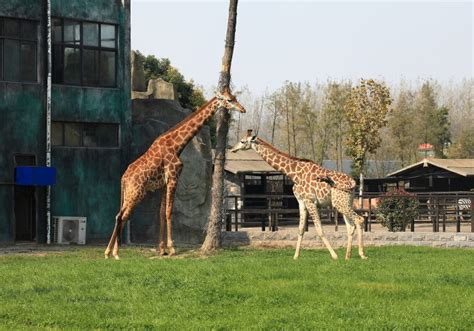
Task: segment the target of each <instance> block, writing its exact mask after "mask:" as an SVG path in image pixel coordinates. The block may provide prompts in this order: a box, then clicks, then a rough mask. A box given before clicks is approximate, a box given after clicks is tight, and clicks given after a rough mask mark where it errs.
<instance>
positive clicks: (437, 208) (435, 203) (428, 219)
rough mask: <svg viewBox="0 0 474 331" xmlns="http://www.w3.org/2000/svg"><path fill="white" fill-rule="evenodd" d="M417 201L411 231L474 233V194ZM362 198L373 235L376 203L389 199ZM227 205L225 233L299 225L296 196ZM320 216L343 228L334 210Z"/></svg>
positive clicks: (232, 200) (235, 199)
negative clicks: (451, 228)
mask: <svg viewBox="0 0 474 331" xmlns="http://www.w3.org/2000/svg"><path fill="white" fill-rule="evenodd" d="M416 197H417V199H418V202H419V207H418V217H417V218H416V219H412V220H411V222H410V224H409V225H408V228H409V230H410V231H412V232H414V231H415V228H418V229H420V228H422V229H423V230H425V231H426V228H427V225H429V226H428V228H429V229H430V231H433V232H439V231H443V232H446V230H447V228H448V227H451V226H454V227H455V231H456V232H461V230H462V228H464V231H471V232H474V217H472V215H474V204H473V203H472V202H473V201H474V192H440V193H438V192H436V193H435V192H433V193H416ZM362 198H363V201H364V203H363V208H358V209H354V210H355V211H356V212H357V213H358V214H359V215H362V216H364V218H365V224H364V229H365V231H372V227H373V226H374V225H376V224H380V222H379V220H378V219H377V203H376V202H377V201H380V199H384V198H386V197H384V196H383V195H380V194H364V195H363V196H362ZM355 199H358V197H355ZM461 199H465V200H464V201H469V206H468V207H469V208H468V209H466V203H464V204H463V203H461ZM225 204H226V213H225V220H224V224H225V230H226V231H238V230H239V229H240V228H242V227H260V228H261V229H262V231H265V230H266V229H267V228H268V230H270V231H278V227H279V226H292V225H298V224H299V209H298V204H297V202H296V199H295V197H294V196H293V195H285V194H265V195H261V194H252V195H245V196H244V197H242V196H238V195H229V196H226V197H225ZM319 214H320V218H321V222H322V223H323V224H326V225H327V224H333V225H334V229H335V231H338V228H339V225H341V224H344V221H343V219H342V215H341V214H340V213H339V212H338V211H337V210H335V209H333V208H319ZM308 223H309V222H308ZM308 223H307V224H306V229H307V228H308ZM469 225H470V226H469ZM466 227H467V228H466ZM466 229H467V230H466Z"/></svg>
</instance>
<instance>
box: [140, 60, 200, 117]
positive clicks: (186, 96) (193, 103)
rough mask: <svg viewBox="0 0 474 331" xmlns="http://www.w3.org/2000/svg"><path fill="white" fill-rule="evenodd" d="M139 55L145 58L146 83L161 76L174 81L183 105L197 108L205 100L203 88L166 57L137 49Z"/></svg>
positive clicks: (170, 81) (192, 108)
mask: <svg viewBox="0 0 474 331" xmlns="http://www.w3.org/2000/svg"><path fill="white" fill-rule="evenodd" d="M137 56H140V57H141V58H142V60H143V66H144V71H145V80H146V85H148V81H149V80H150V79H156V78H161V79H163V80H165V81H167V82H168V83H172V84H173V85H174V87H175V88H176V91H177V92H178V100H179V103H180V104H181V106H183V107H184V108H188V109H191V110H193V111H194V110H196V109H198V108H199V107H201V106H202V105H203V104H204V103H205V102H206V98H205V97H204V94H203V90H202V88H200V87H198V86H195V85H194V82H193V81H192V80H188V81H187V80H186V79H185V78H184V76H183V75H182V74H181V73H180V72H179V70H178V69H177V68H175V67H173V66H172V65H171V61H170V60H169V59H166V58H162V59H159V58H157V57H156V56H155V55H146V56H145V55H143V54H142V53H140V51H137Z"/></svg>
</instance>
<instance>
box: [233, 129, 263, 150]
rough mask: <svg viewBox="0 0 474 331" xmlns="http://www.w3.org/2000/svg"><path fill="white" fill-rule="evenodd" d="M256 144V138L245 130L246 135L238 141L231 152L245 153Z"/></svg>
mask: <svg viewBox="0 0 474 331" xmlns="http://www.w3.org/2000/svg"><path fill="white" fill-rule="evenodd" d="M255 144H257V136H253V135H252V130H247V134H246V135H245V136H243V137H242V138H241V139H240V141H239V142H238V143H237V144H236V145H235V146H234V147H232V148H231V150H230V151H231V152H232V153H235V152H237V151H245V150H247V149H251V148H252V146H253V145H255Z"/></svg>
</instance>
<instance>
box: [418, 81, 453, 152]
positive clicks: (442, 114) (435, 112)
mask: <svg viewBox="0 0 474 331" xmlns="http://www.w3.org/2000/svg"><path fill="white" fill-rule="evenodd" d="M415 109H416V115H417V116H416V117H415V118H414V119H415V122H416V123H417V124H418V128H416V130H415V131H416V132H417V133H418V135H417V140H418V144H421V143H428V144H431V145H433V146H434V150H435V155H436V156H437V157H445V149H446V147H447V145H448V144H449V142H450V131H449V120H448V114H449V110H448V108H447V107H438V104H437V101H436V92H435V90H434V86H433V84H431V83H430V82H429V81H427V82H425V83H424V84H423V85H422V86H421V89H420V90H419V91H418V93H417V96H416V100H415Z"/></svg>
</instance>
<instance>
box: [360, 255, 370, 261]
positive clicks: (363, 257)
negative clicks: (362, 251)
mask: <svg viewBox="0 0 474 331" xmlns="http://www.w3.org/2000/svg"><path fill="white" fill-rule="evenodd" d="M360 258H361V259H362V260H367V259H368V257H367V256H365V255H361V256H360Z"/></svg>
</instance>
